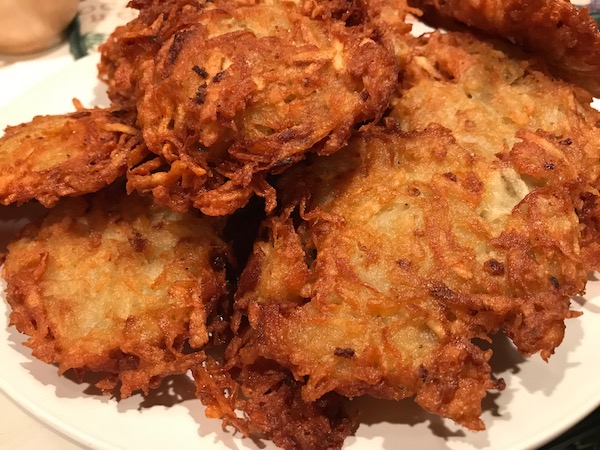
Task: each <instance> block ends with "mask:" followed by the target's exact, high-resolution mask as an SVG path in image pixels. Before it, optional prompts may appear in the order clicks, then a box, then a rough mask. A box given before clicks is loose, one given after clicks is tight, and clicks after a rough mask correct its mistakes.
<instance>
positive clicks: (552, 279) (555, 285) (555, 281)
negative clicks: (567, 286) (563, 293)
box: [549, 276, 560, 289]
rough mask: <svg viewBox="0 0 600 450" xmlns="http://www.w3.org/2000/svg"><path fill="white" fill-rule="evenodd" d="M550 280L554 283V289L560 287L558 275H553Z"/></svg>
mask: <svg viewBox="0 0 600 450" xmlns="http://www.w3.org/2000/svg"><path fill="white" fill-rule="evenodd" d="M549 280H550V284H551V285H552V287H553V288H554V289H558V288H559V287H560V283H559V282H558V279H557V278H556V277H553V276H551V277H550V278H549Z"/></svg>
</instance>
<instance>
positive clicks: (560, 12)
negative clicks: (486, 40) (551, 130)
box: [411, 0, 600, 97]
mask: <svg viewBox="0 0 600 450" xmlns="http://www.w3.org/2000/svg"><path fill="white" fill-rule="evenodd" d="M411 3H412V4H414V5H415V6H418V7H421V8H423V9H424V10H425V11H428V10H429V11H431V10H433V11H435V12H436V13H437V14H439V15H441V16H443V17H449V18H452V19H456V20H457V21H459V22H462V23H464V24H466V25H469V26H471V27H473V28H475V29H478V30H481V31H484V32H487V33H490V34H492V35H495V36H501V37H504V38H506V39H508V40H510V41H512V42H514V43H517V44H519V45H521V46H523V47H524V48H526V49H529V50H531V51H534V52H536V53H538V54H540V55H542V56H543V57H544V58H546V59H547V60H548V61H549V62H551V63H552V65H553V66H554V67H555V68H556V69H557V71H558V73H560V74H561V75H563V76H564V77H565V78H566V79H568V80H570V81H572V82H574V83H576V84H579V85H581V86H583V87H585V88H586V89H588V90H589V91H590V92H591V93H592V94H594V96H596V97H600V79H599V78H598V72H599V71H600V32H599V31H598V24H597V23H596V21H595V20H594V19H593V18H592V17H591V16H590V14H589V10H588V9H587V8H585V9H578V8H577V7H576V6H575V5H573V4H572V3H571V2H570V1H568V0H443V1H442V0H411Z"/></svg>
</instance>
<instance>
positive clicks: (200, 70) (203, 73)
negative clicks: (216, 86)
mask: <svg viewBox="0 0 600 450" xmlns="http://www.w3.org/2000/svg"><path fill="white" fill-rule="evenodd" d="M192 70H193V71H194V72H196V74H197V75H198V76H199V77H201V78H208V72H207V71H206V70H204V69H203V68H202V67H200V66H194V67H192Z"/></svg>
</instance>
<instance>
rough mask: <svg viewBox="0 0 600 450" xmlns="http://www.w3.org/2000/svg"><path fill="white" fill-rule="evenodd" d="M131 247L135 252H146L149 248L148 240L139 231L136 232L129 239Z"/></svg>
mask: <svg viewBox="0 0 600 450" xmlns="http://www.w3.org/2000/svg"><path fill="white" fill-rule="evenodd" d="M129 245H131V248H132V249H133V251H134V252H138V253H140V252H144V251H146V249H147V248H148V240H147V239H146V238H144V237H143V236H142V235H141V234H140V233H139V232H138V231H134V232H133V236H131V237H130V238H129Z"/></svg>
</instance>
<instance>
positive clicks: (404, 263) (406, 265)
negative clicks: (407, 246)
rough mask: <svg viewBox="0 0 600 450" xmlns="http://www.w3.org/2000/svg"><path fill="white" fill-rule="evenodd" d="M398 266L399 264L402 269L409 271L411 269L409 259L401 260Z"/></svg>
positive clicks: (397, 262)
mask: <svg viewBox="0 0 600 450" xmlns="http://www.w3.org/2000/svg"><path fill="white" fill-rule="evenodd" d="M396 264H398V266H399V267H400V268H401V269H408V268H409V267H410V261H409V260H408V259H399V260H398V261H396Z"/></svg>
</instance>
